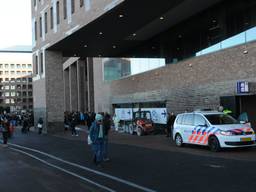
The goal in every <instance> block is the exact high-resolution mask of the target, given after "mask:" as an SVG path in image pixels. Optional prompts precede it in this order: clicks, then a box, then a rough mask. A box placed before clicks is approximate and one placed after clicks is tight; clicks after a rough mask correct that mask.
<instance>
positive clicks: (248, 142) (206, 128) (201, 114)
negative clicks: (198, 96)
mask: <svg viewBox="0 0 256 192" xmlns="http://www.w3.org/2000/svg"><path fill="white" fill-rule="evenodd" d="M173 140H174V141H175V143H176V145H177V146H178V147H181V146H182V145H183V144H184V143H187V144H196V145H204V146H209V148H210V150H211V151H219V150H220V149H221V148H234V147H250V146H255V144H256V141H255V132H254V130H253V129H252V128H251V127H250V125H249V124H243V123H240V122H238V121H237V120H235V119H234V118H233V117H231V116H230V115H227V114H225V113H223V112H218V111H195V112H192V113H182V114H179V115H177V117H176V119H175V122H174V126H173Z"/></svg>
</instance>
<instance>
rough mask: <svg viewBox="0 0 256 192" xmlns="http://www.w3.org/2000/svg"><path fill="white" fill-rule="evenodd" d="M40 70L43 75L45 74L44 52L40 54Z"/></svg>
mask: <svg viewBox="0 0 256 192" xmlns="http://www.w3.org/2000/svg"><path fill="white" fill-rule="evenodd" d="M40 69H41V74H43V73H44V57H43V52H41V53H40Z"/></svg>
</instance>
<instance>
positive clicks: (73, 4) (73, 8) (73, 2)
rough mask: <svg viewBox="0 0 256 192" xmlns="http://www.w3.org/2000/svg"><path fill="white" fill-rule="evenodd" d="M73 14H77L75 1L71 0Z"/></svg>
mask: <svg viewBox="0 0 256 192" xmlns="http://www.w3.org/2000/svg"><path fill="white" fill-rule="evenodd" d="M71 13H72V14H73V13H75V0H71Z"/></svg>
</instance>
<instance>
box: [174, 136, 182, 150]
mask: <svg viewBox="0 0 256 192" xmlns="http://www.w3.org/2000/svg"><path fill="white" fill-rule="evenodd" d="M175 144H176V146H177V147H181V146H182V145H183V139H182V137H181V135H180V134H177V135H176V136H175Z"/></svg>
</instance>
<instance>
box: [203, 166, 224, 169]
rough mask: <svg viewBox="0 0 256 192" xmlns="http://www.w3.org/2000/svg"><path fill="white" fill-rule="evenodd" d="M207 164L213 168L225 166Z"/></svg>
mask: <svg viewBox="0 0 256 192" xmlns="http://www.w3.org/2000/svg"><path fill="white" fill-rule="evenodd" d="M207 166H209V167H211V168H217V169H219V168H224V166H222V165H207Z"/></svg>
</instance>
